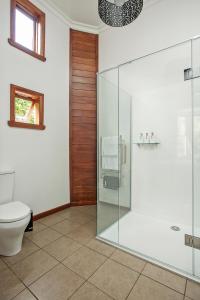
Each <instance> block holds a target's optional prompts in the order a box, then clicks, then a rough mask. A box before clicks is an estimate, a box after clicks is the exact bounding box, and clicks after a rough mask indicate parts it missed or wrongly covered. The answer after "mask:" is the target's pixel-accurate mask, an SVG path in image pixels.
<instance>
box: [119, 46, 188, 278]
mask: <svg viewBox="0 0 200 300" xmlns="http://www.w3.org/2000/svg"><path fill="white" fill-rule="evenodd" d="M190 67H191V43H190V42H188V43H184V44H182V45H179V46H175V47H172V48H170V49H167V50H164V51H161V52H158V53H156V54H152V55H149V56H147V57H144V58H142V59H138V60H136V61H134V62H132V63H129V64H126V65H124V66H122V67H120V70H119V83H120V84H119V85H120V91H121V90H123V92H121V93H120V92H119V94H120V95H121V97H120V104H119V105H120V109H119V112H120V114H119V124H120V130H119V133H120V131H121V132H122V130H124V132H125V133H124V132H123V133H122V136H123V135H124V134H125V135H127V141H128V137H129V139H130V135H129V133H130V129H129V126H130V112H129V111H128V100H127V101H126V100H125V98H127V99H128V98H129V99H130V98H131V99H132V128H131V131H132V145H131V146H132V147H131V148H132V152H131V160H130V164H131V173H132V176H131V177H132V178H131V211H130V212H129V213H128V214H126V215H125V216H123V218H122V219H121V220H120V222H119V243H120V245H122V246H124V247H126V248H129V249H131V250H133V251H135V252H137V253H141V254H142V255H145V256H147V257H150V258H152V259H154V260H157V261H160V262H161V263H164V264H167V265H170V266H172V267H173V268H177V269H179V270H183V271H185V272H187V273H189V274H192V248H191V247H188V246H185V244H184V239H185V234H191V233H192V106H191V103H192V99H191V94H192V89H191V80H188V81H185V80H184V70H185V69H188V68H190ZM125 95H126V96H125ZM128 95H129V96H128ZM123 104H124V107H123ZM126 106H127V108H126ZM125 116H126V117H125ZM124 123H125V124H124ZM128 169H129V168H128V167H127V168H126V171H127V176H128V177H129V176H130V175H129V174H130V173H129V172H128ZM127 184H128V178H127ZM128 191H130V187H128V185H127V187H126V189H125V191H123V189H122V188H120V193H119V195H120V200H119V202H120V206H121V205H124V201H125V200H124V199H126V198H127V199H128V197H127V196H126V193H127V192H128ZM177 253H178V255H177Z"/></svg>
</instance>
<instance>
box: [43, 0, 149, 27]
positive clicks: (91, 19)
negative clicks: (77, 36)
mask: <svg viewBox="0 0 200 300" xmlns="http://www.w3.org/2000/svg"><path fill="white" fill-rule="evenodd" d="M46 1H47V2H48V3H49V4H52V5H53V6H54V7H55V8H57V9H58V10H59V11H61V12H62V13H63V14H64V15H65V16H68V17H69V18H70V19H72V20H73V22H77V23H83V24H87V25H90V26H95V27H99V26H101V25H102V24H103V23H102V22H101V20H100V18H99V15H98V0H46ZM109 1H110V2H111V1H114V0H109ZM149 1H152V0H144V3H147V2H149Z"/></svg>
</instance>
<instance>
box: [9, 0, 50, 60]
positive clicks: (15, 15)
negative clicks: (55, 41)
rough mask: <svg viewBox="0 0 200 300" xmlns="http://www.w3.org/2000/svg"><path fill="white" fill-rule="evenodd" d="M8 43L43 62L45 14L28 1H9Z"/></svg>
mask: <svg viewBox="0 0 200 300" xmlns="http://www.w3.org/2000/svg"><path fill="white" fill-rule="evenodd" d="M8 41H9V43H10V44H11V45H12V46H14V47H16V48H18V49H20V50H22V51H24V52H26V53H28V54H30V55H32V56H34V57H36V58H38V59H40V60H42V61H45V60H46V58H45V14H44V13H43V12H42V11H41V10H40V9H38V8H37V7H36V6H35V5H33V4H32V3H31V2H30V1H28V0H11V30H10V39H9V40H8Z"/></svg>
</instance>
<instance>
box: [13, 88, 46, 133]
mask: <svg viewBox="0 0 200 300" xmlns="http://www.w3.org/2000/svg"><path fill="white" fill-rule="evenodd" d="M16 96H19V97H20V98H22V99H24V100H27V101H32V102H33V103H34V104H36V103H38V104H39V109H38V112H39V124H29V123H23V122H16V121H15V98H16ZM8 125H9V126H10V127H18V128H27V129H37V130H44V129H45V128H46V127H45V126H44V94H41V93H38V92H35V91H32V90H29V89H26V88H23V87H20V86H17V85H14V84H11V85H10V120H9V121H8Z"/></svg>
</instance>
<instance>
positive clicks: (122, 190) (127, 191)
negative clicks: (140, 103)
mask: <svg viewBox="0 0 200 300" xmlns="http://www.w3.org/2000/svg"><path fill="white" fill-rule="evenodd" d="M123 87H124V85H123V78H121V69H120V68H119V154H120V155H119V157H120V159H119V165H120V168H119V170H120V172H119V178H120V186H119V208H120V219H119V243H120V244H121V245H122V244H123V243H124V240H126V238H127V235H128V232H129V230H127V228H126V230H124V229H125V227H126V225H127V224H126V220H127V217H128V213H129V212H130V210H131V123H132V120H131V102H132V93H131V92H130V91H129V90H124V89H123Z"/></svg>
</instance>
